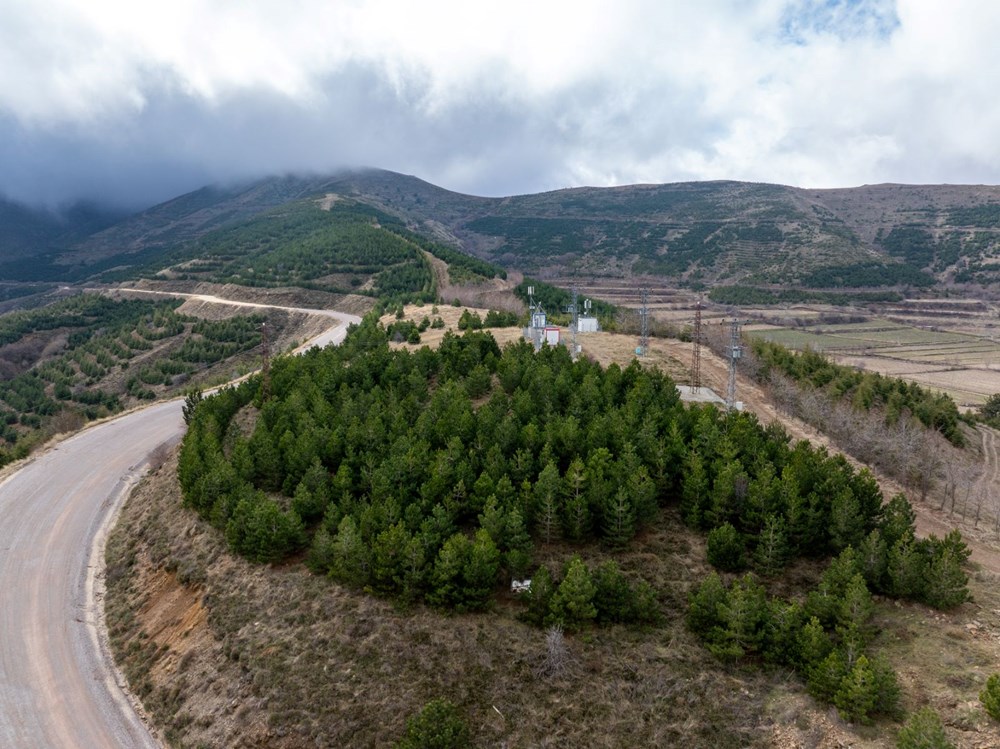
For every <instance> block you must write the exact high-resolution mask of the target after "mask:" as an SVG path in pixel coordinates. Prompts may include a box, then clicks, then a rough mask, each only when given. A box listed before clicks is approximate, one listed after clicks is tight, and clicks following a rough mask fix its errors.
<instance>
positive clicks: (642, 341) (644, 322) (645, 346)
mask: <svg viewBox="0 0 1000 749" xmlns="http://www.w3.org/2000/svg"><path fill="white" fill-rule="evenodd" d="M647 351H649V289H646V288H644V289H643V290H642V309H640V310H639V348H638V349H637V350H636V353H637V354H639V356H645V355H646V352H647Z"/></svg>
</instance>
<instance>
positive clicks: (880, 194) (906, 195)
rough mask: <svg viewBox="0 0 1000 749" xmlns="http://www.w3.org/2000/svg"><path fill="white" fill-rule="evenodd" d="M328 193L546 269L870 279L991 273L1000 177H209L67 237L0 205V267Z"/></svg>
mask: <svg viewBox="0 0 1000 749" xmlns="http://www.w3.org/2000/svg"><path fill="white" fill-rule="evenodd" d="M324 198H326V199H327V200H336V199H337V198H350V199H352V200H354V201H357V202H359V203H366V204H368V205H369V206H371V207H373V208H375V209H377V210H378V211H380V212H381V213H383V214H385V215H387V216H392V217H393V218H394V219H395V220H398V221H400V222H401V223H402V224H403V225H405V226H406V227H407V228H408V229H410V230H412V231H416V232H418V233H419V234H421V235H423V236H425V237H427V238H429V239H433V240H434V241H436V242H439V243H442V244H445V245H450V246H452V247H457V248H458V249H461V250H463V251H464V252H466V253H468V254H471V255H475V256H478V257H482V258H485V259H487V260H490V261H493V262H497V263H499V264H501V265H503V266H505V267H510V268H517V269H519V270H523V271H525V272H528V273H531V274H534V275H540V276H543V277H544V276H546V275H565V274H566V273H581V274H583V273H585V274H588V275H596V276H616V277H631V276H646V277H664V278H669V279H671V281H672V282H675V283H680V284H681V285H687V286H691V287H694V288H700V287H704V286H717V285H736V284H738V285H744V286H746V285H749V286H757V287H772V288H773V287H775V286H780V287H782V288H790V287H797V288H807V289H816V288H825V289H830V288H838V289H839V288H853V289H865V288H869V289H870V288H873V287H898V288H903V287H930V286H933V285H934V284H950V283H960V284H961V283H976V284H985V283H990V282H992V281H993V280H995V277H996V273H997V272H998V271H997V268H998V267H1000V266H997V265H996V264H995V255H996V254H997V251H998V243H997V232H998V227H1000V188H997V187H984V186H959V185H927V186H908V185H875V186H864V187H858V188H850V189H837V190H808V189H801V188H795V187H786V186H782V185H769V184H757V183H742V182H724V181H723V182H698V183H676V184H663V185H630V186H623V187H608V188H593V187H581V188H572V189H565V190H557V191H553V192H547V193H541V194H537V195H520V196H513V197H507V198H483V197H474V196H469V195H462V194H460V193H455V192H450V191H448V190H444V189H442V188H439V187H435V186H434V185H431V184H429V183H427V182H424V181H422V180H420V179H417V178H416V177H411V176H404V175H400V174H394V173H392V172H386V171H380V170H374V169H371V170H360V171H354V172H343V173H339V174H335V175H326V176H302V177H299V176H281V177H272V178H266V179H261V180H257V181H255V182H251V183H246V184H242V185H228V186H210V187H205V188H202V189H200V190H197V191H195V192H192V193H189V194H187V195H182V196H179V197H177V198H175V199H173V200H171V201H168V202H166V203H163V204H161V205H158V206H154V207H152V208H150V209H148V210H146V211H144V212H142V213H140V214H137V215H134V216H131V217H129V218H127V219H125V220H123V221H119V222H117V223H115V224H114V225H111V226H107V227H104V228H102V227H101V226H100V225H99V224H96V225H94V224H86V222H83V223H79V225H78V226H77V230H75V231H74V232H70V233H68V234H67V233H63V234H59V233H58V232H56V231H55V230H54V228H53V227H52V226H51V225H50V224H51V222H50V223H49V224H47V223H45V222H44V221H43V222H41V223H39V221H37V220H34V219H31V220H29V219H30V218H31V216H32V215H33V214H30V215H29V214H25V213H24V211H21V212H20V213H18V212H16V211H14V212H12V209H9V206H8V207H7V208H5V213H4V215H3V222H4V224H5V229H7V231H6V234H7V239H6V240H5V241H7V242H8V244H10V245H11V246H12V247H16V248H18V249H17V252H19V253H22V255H23V256H24V257H29V256H30V257H32V261H31V262H30V263H25V262H20V261H18V260H15V261H14V262H7V263H6V264H4V265H0V280H20V281H40V280H42V281H44V280H77V279H83V278H90V277H94V276H95V275H99V274H102V273H105V272H107V271H109V270H111V269H116V274H117V275H119V276H120V275H122V273H123V272H124V274H126V275H127V274H128V273H129V272H131V271H130V270H129V269H130V268H133V269H134V268H140V267H141V268H146V267H152V266H155V265H156V264H157V263H159V264H161V265H166V264H168V262H167V261H168V258H169V257H171V256H176V255H177V254H178V253H182V254H183V253H184V252H189V253H190V252H192V251H193V250H194V249H195V248H196V246H197V242H199V241H200V240H201V238H202V237H204V236H205V235H207V234H210V233H212V232H215V231H220V230H232V229H237V228H239V227H242V226H244V225H246V224H248V223H252V222H253V221H254V220H255V219H256V218H257V217H259V216H261V215H264V214H267V213H268V212H273V211H274V210H275V209H278V208H280V207H282V206H287V205H289V204H293V203H299V202H302V201H306V200H313V201H318V200H323V199H324ZM26 216H27V218H26ZM35 218H37V216H36V217H35ZM88 227H89V228H88ZM81 228H83V229H85V231H84V232H83V235H81V233H80V229H81ZM97 229H100V230H97ZM8 257H10V255H8Z"/></svg>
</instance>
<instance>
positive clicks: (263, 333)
mask: <svg viewBox="0 0 1000 749" xmlns="http://www.w3.org/2000/svg"><path fill="white" fill-rule="evenodd" d="M260 345H261V349H262V355H261V359H262V361H261V365H260V375H261V378H260V402H261V403H264V402H265V401H266V400H267V399H268V398H270V397H271V347H270V342H269V341H268V338H267V323H266V322H263V323H261V324H260Z"/></svg>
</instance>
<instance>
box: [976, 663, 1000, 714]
mask: <svg viewBox="0 0 1000 749" xmlns="http://www.w3.org/2000/svg"><path fill="white" fill-rule="evenodd" d="M979 701H980V702H981V703H983V708H985V710H986V714H987V715H989V716H990V717H991V718H993V719H994V720H1000V674H993V675H992V676H991V677H990V678H988V679H987V680H986V686H985V687H983V691H981V692H980V693H979Z"/></svg>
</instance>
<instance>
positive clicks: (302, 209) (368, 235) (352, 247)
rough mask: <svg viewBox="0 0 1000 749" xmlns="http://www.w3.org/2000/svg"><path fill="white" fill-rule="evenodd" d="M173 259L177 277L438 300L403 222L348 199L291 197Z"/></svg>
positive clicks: (209, 236) (192, 245)
mask: <svg viewBox="0 0 1000 749" xmlns="http://www.w3.org/2000/svg"><path fill="white" fill-rule="evenodd" d="M171 262H172V263H174V264H175V267H174V273H175V275H176V276H177V277H179V278H184V279H190V280H208V281H213V282H216V283H234V284H240V285H243V286H299V287H303V288H316V289H324V290H328V291H340V292H351V291H353V292H355V293H367V294H371V295H374V296H378V297H380V298H382V299H390V298H398V299H411V298H412V299H422V300H424V301H433V298H434V283H433V276H432V274H431V271H430V268H429V266H428V264H427V261H426V259H425V257H424V255H423V253H422V252H421V247H419V246H418V245H417V244H415V243H414V241H413V240H412V238H411V236H410V235H409V233H408V232H406V229H405V227H404V226H403V224H402V222H401V221H399V219H396V218H394V217H392V216H390V215H388V214H386V213H384V212H382V211H379V210H377V209H375V208H372V207H371V206H368V205H366V204H364V203H358V202H355V201H350V200H340V201H337V202H336V203H334V204H333V205H332V206H331V208H330V210H324V209H322V208H320V207H319V206H318V205H317V204H316V203H315V202H314V201H311V200H307V201H300V202H297V203H289V204H287V205H284V206H282V207H280V208H277V209H274V210H271V211H268V212H267V213H264V214H261V215H259V216H257V217H255V218H253V219H251V220H249V221H247V222H245V223H241V224H238V225H236V226H230V227H224V228H221V229H216V230H215V231H212V232H209V233H208V234H206V235H205V236H203V237H202V238H200V239H198V240H196V241H195V242H193V243H190V244H188V245H185V246H184V247H182V248H180V249H178V250H177V251H176V252H174V253H173V255H172V258H171ZM470 262H471V261H470ZM477 267H478V266H477ZM150 270H151V271H152V270H158V268H155V269H150ZM366 283H367V284H368V286H366V287H364V288H362V287H363V286H364V285H365V284H366Z"/></svg>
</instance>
